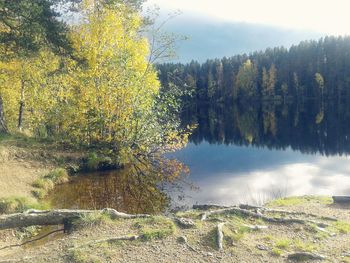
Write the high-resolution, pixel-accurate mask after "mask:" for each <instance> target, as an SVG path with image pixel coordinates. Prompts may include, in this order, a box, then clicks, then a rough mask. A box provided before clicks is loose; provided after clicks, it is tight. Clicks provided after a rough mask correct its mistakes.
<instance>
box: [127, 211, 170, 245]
mask: <svg viewBox="0 0 350 263" xmlns="http://www.w3.org/2000/svg"><path fill="white" fill-rule="evenodd" d="M134 228H135V229H137V230H138V231H139V235H140V236H142V239H143V240H144V241H149V240H154V239H163V238H166V237H168V236H170V235H173V234H175V232H176V226H175V224H174V222H173V221H172V220H171V219H169V218H166V217H162V216H153V217H151V218H145V219H138V220H137V221H136V222H135V224H134Z"/></svg>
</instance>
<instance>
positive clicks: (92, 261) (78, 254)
mask: <svg viewBox="0 0 350 263" xmlns="http://www.w3.org/2000/svg"><path fill="white" fill-rule="evenodd" d="M68 257H69V262H74V263H102V262H103V261H101V260H100V259H99V258H98V257H97V256H95V255H92V254H91V253H88V251H84V250H82V249H73V250H71V251H70V253H69V256H68Z"/></svg>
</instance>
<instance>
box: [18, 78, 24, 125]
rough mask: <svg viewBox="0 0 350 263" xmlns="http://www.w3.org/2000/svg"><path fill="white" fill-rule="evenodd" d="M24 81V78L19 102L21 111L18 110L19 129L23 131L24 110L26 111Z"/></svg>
mask: <svg viewBox="0 0 350 263" xmlns="http://www.w3.org/2000/svg"><path fill="white" fill-rule="evenodd" d="M24 88H25V86H24V81H23V80H22V85H21V101H20V103H19V112H18V129H19V130H20V131H22V127H23V112H24Z"/></svg>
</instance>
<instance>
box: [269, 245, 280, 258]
mask: <svg viewBox="0 0 350 263" xmlns="http://www.w3.org/2000/svg"><path fill="white" fill-rule="evenodd" d="M271 253H272V255H274V256H276V257H280V256H281V255H282V253H283V251H282V250H281V249H279V248H276V247H274V248H273V249H272V250H271Z"/></svg>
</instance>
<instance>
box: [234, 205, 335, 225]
mask: <svg viewBox="0 0 350 263" xmlns="http://www.w3.org/2000/svg"><path fill="white" fill-rule="evenodd" d="M239 208H241V209H245V210H255V211H260V212H262V213H264V212H266V213H276V214H285V215H296V216H309V217H314V218H321V219H324V220H328V221H338V219H337V218H335V217H328V216H320V215H316V214H311V213H305V212H296V211H288V210H282V209H272V208H268V207H263V206H252V205H244V204H241V205H239Z"/></svg>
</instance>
